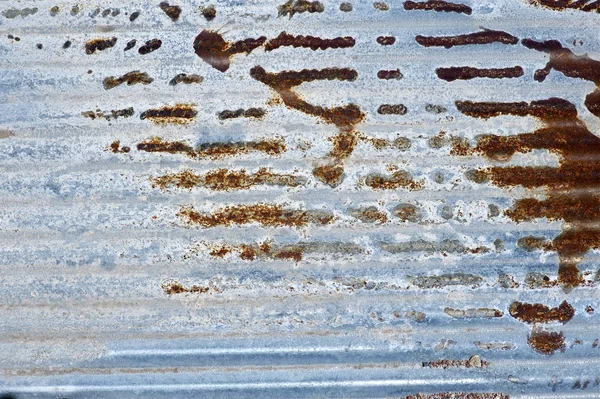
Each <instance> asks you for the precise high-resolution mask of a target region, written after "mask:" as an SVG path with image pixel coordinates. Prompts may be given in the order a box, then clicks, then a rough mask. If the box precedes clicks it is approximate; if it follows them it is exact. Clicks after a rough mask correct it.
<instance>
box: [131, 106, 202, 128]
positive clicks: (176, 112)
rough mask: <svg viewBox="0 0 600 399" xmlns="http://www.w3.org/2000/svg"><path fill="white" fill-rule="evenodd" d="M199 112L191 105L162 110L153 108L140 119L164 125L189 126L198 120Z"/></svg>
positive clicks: (142, 114)
mask: <svg viewBox="0 0 600 399" xmlns="http://www.w3.org/2000/svg"><path fill="white" fill-rule="evenodd" d="M197 114H198V111H196V109H195V108H194V106H193V105H190V104H175V105H173V106H170V105H166V106H164V107H161V108H151V109H148V110H146V111H144V112H142V113H141V115H140V119H150V120H151V121H152V122H154V123H156V124H159V125H162V124H167V123H174V124H187V123H190V122H191V121H193V120H194V119H195V118H196V115H197Z"/></svg>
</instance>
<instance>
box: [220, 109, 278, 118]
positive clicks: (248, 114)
mask: <svg viewBox="0 0 600 399" xmlns="http://www.w3.org/2000/svg"><path fill="white" fill-rule="evenodd" d="M266 114H267V111H265V110H264V109H262V108H248V109H243V108H240V109H236V110H235V111H231V110H228V109H226V110H224V111H221V112H219V113H218V114H217V117H218V118H219V119H220V120H225V119H233V118H239V117H242V116H243V117H244V118H257V119H260V118H262V117H264V116H265V115H266Z"/></svg>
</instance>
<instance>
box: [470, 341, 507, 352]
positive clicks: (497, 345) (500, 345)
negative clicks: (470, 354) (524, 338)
mask: <svg viewBox="0 0 600 399" xmlns="http://www.w3.org/2000/svg"><path fill="white" fill-rule="evenodd" d="M474 344H475V346H477V347H478V348H479V349H484V350H488V351H494V350H501V351H508V350H512V349H514V348H515V345H514V344H512V343H510V342H481V341H476V342H474Z"/></svg>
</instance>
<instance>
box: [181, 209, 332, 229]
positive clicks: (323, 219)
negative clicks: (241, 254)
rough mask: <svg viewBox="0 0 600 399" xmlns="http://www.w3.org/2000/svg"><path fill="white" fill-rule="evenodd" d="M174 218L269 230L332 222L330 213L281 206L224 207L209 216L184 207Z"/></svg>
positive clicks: (213, 224) (195, 222)
mask: <svg viewBox="0 0 600 399" xmlns="http://www.w3.org/2000/svg"><path fill="white" fill-rule="evenodd" d="M177 215H178V216H179V217H181V218H182V219H183V220H184V221H185V222H187V223H189V224H191V225H199V226H202V227H204V228H209V227H216V226H231V225H241V224H248V223H260V224H261V225H263V226H270V227H282V226H287V227H303V226H307V225H308V224H310V223H315V224H321V225H326V224H330V223H332V222H333V220H334V219H335V217H334V216H333V214H332V213H330V212H326V211H310V210H307V211H303V210H299V209H285V208H283V207H282V206H281V205H270V204H254V205H234V206H227V207H225V208H222V209H220V210H218V211H216V212H214V213H212V214H204V213H200V212H198V211H196V210H194V208H192V207H184V208H182V209H181V211H180V212H179V213H178V214H177Z"/></svg>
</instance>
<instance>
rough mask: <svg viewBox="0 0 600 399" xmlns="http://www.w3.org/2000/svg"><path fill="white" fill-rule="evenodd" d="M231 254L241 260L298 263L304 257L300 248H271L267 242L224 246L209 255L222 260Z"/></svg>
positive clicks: (291, 246) (285, 246) (284, 246)
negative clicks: (276, 260)
mask: <svg viewBox="0 0 600 399" xmlns="http://www.w3.org/2000/svg"><path fill="white" fill-rule="evenodd" d="M231 252H237V253H238V256H239V257H240V259H242V260H255V259H256V258H268V259H279V260H292V261H294V262H300V261H301V260H302V257H303V256H304V250H303V248H302V247H300V246H295V245H283V246H280V247H273V246H272V245H271V244H269V243H267V242H263V243H260V244H252V245H246V244H243V245H239V246H232V245H225V246H222V247H219V248H215V249H213V250H211V251H210V255H211V256H213V257H219V258H222V257H223V256H224V255H226V254H228V253H231ZM221 254H222V255H221Z"/></svg>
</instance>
